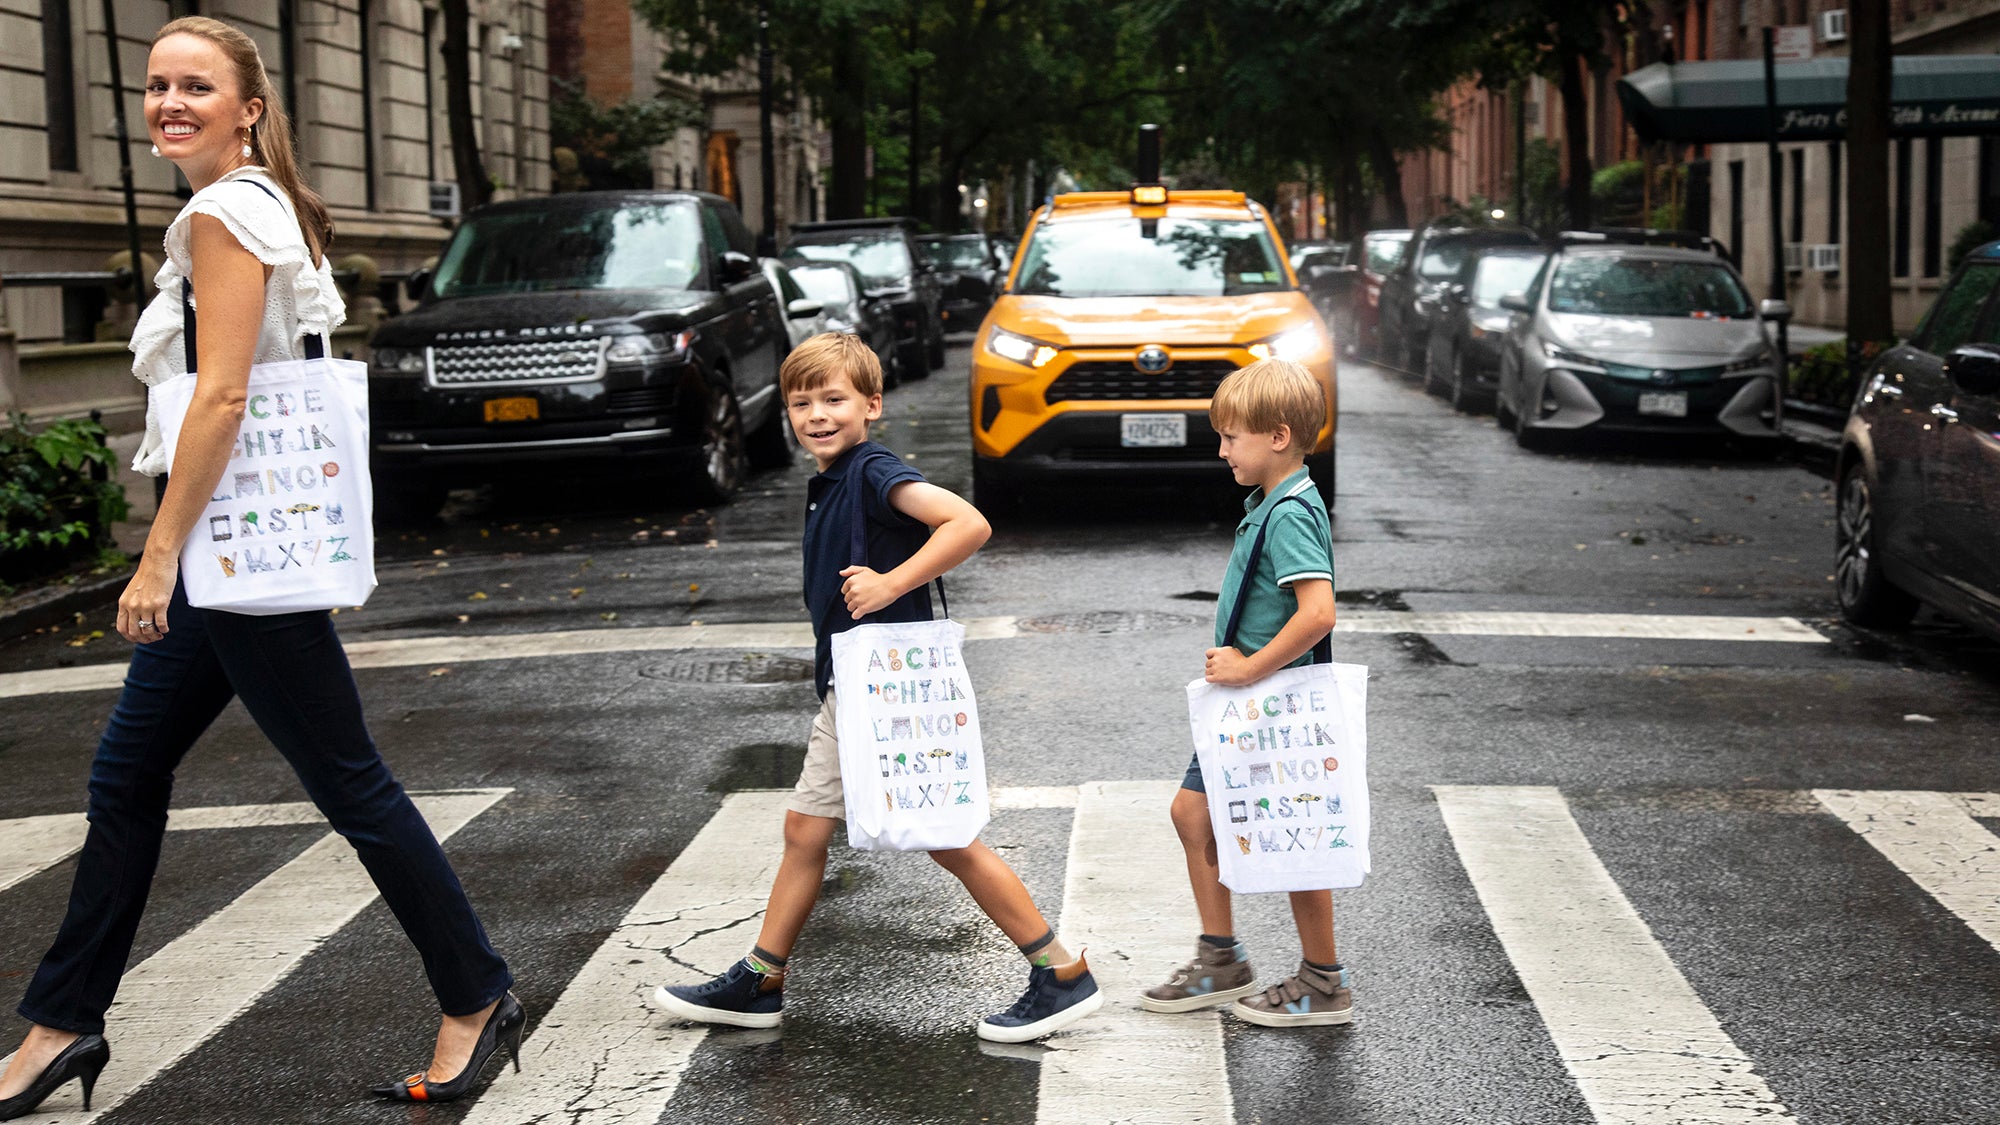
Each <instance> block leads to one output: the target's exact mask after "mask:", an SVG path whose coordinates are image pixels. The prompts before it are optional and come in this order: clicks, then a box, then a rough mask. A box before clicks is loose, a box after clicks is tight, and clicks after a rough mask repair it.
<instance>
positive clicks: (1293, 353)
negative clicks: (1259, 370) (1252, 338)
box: [1248, 324, 1326, 363]
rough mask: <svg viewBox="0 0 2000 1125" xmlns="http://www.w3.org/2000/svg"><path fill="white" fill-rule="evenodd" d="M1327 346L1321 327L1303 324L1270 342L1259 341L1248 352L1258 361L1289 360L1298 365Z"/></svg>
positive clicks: (1271, 339) (1280, 334)
mask: <svg viewBox="0 0 2000 1125" xmlns="http://www.w3.org/2000/svg"><path fill="white" fill-rule="evenodd" d="M1325 346H1326V333H1325V332H1324V331H1322V330H1321V329H1320V326H1319V325H1317V324H1301V325H1299V326H1298V327H1297V328H1292V329H1287V330H1286V331H1284V332H1280V333H1278V334H1277V335H1276V336H1273V337H1271V338H1270V339H1268V340H1259V341H1257V342H1256V343H1254V344H1252V345H1250V347H1249V349H1248V350H1249V352H1250V354H1251V355H1254V356H1256V357H1257V358H1258V359H1288V360H1291V361H1292V362H1294V363H1297V362H1298V361H1299V360H1302V359H1304V358H1305V357H1307V356H1309V355H1311V354H1313V353H1314V352H1316V351H1319V350H1320V349H1321V348H1324V347H1325Z"/></svg>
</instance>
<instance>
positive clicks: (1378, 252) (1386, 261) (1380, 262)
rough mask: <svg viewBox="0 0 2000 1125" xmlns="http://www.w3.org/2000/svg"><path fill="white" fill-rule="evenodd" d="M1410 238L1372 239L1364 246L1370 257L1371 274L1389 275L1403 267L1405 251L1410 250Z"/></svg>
mask: <svg viewBox="0 0 2000 1125" xmlns="http://www.w3.org/2000/svg"><path fill="white" fill-rule="evenodd" d="M1409 246H1410V240H1409V239H1408V238H1371V239H1369V240H1368V241H1367V243H1366V244H1365V246H1364V252H1365V253H1366V254H1367V255H1368V271H1369V272H1370V273H1388V272H1389V271H1391V270H1393V269H1395V268H1396V267H1397V266H1399V265H1401V264H1402V262H1403V251H1405V250H1407V249H1409Z"/></svg>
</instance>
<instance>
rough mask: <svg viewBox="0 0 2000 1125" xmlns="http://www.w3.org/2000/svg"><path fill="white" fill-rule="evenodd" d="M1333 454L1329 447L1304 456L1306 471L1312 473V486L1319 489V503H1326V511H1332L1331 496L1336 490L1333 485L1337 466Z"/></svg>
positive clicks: (1332, 496)
mask: <svg viewBox="0 0 2000 1125" xmlns="http://www.w3.org/2000/svg"><path fill="white" fill-rule="evenodd" d="M1333 454H1334V451H1333V450H1331V449H1329V450H1327V451H1326V452H1325V453H1312V454H1308V455H1307V456H1306V471H1307V472H1309V473H1311V474H1312V479H1313V487H1314V488H1317V489H1318V490H1319V500H1320V503H1322V504H1325V505H1326V510H1327V511H1328V512H1332V511H1333V498H1334V494H1335V492H1336V491H1337V490H1336V488H1335V487H1334V486H1335V483H1336V481H1335V471H1336V470H1337V468H1338V466H1337V465H1336V463H1335V462H1334V457H1333Z"/></svg>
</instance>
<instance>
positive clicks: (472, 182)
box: [438, 0, 493, 211]
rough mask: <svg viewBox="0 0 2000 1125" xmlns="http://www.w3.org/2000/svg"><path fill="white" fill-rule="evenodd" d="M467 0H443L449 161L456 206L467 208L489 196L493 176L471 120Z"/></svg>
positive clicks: (469, 30) (478, 203)
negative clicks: (456, 199) (456, 197)
mask: <svg viewBox="0 0 2000 1125" xmlns="http://www.w3.org/2000/svg"><path fill="white" fill-rule="evenodd" d="M467 5H468V0H444V7H443V16H444V42H443V43H442V44H441V45H440V46H439V48H438V54H440V55H442V56H443V58H444V106H445V119H446V123H447V126H448V128H449V131H450V134H451V164H452V174H453V177H454V178H455V179H456V180H457V181H458V198H459V206H460V207H461V208H463V209H464V210H467V211H469V210H471V209H472V208H474V207H478V206H480V205H482V204H484V203H486V202H487V201H488V200H490V199H492V198H493V177H491V176H489V175H488V174H487V172H486V164H485V162H484V161H482V160H481V159H480V157H479V134H478V133H477V132H476V131H475V130H474V128H473V121H472V16H471V12H470V10H469V8H468V6H467Z"/></svg>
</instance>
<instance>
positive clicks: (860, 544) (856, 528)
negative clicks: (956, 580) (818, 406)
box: [847, 450, 951, 621]
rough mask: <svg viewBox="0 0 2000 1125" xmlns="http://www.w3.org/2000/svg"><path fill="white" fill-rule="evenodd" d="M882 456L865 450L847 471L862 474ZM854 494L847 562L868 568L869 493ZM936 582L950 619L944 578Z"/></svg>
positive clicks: (858, 491)
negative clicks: (866, 464) (851, 535)
mask: <svg viewBox="0 0 2000 1125" xmlns="http://www.w3.org/2000/svg"><path fill="white" fill-rule="evenodd" d="M882 456H886V454H882V453H877V452H874V451H873V450H864V451H862V452H861V453H859V454H856V455H855V458H854V461H853V462H852V463H851V464H849V465H848V466H847V471H848V473H849V474H850V475H852V474H855V473H859V472H861V467H862V465H863V464H865V463H866V462H867V461H869V460H872V459H874V458H876V457H882ZM856 483H857V484H860V485H866V484H867V481H866V480H859V481H857V482H856ZM853 492H854V511H853V512H852V513H851V514H850V516H849V519H848V521H847V525H848V527H849V528H850V529H851V530H852V532H853V539H852V541H851V542H850V544H849V546H848V551H847V560H848V562H849V563H850V564H851V565H854V566H867V565H868V491H867V489H866V488H865V487H864V488H856V489H854V490H853ZM936 582H937V592H938V608H940V609H942V610H944V615H945V616H946V617H950V616H951V601H950V599H948V598H946V597H945V595H944V576H943V575H939V576H938V577H937V579H936ZM874 616H875V615H874V614H872V613H871V614H869V615H868V616H867V617H864V618H862V620H863V621H867V620H868V619H869V618H872V617H874Z"/></svg>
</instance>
